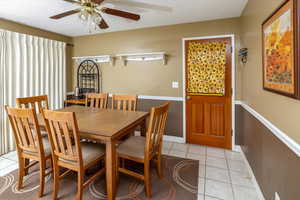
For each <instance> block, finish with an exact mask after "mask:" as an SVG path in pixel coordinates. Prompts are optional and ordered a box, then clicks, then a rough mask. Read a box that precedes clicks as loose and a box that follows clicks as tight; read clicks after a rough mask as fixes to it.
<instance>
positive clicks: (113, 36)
mask: <svg viewBox="0 0 300 200" xmlns="http://www.w3.org/2000/svg"><path fill="white" fill-rule="evenodd" d="M223 34H236V36H237V38H236V39H237V42H236V45H237V46H239V19H238V18H233V19H226V20H216V21H207V22H198V23H189V24H180V25H172V26H162V27H155V28H146V29H138V30H130V31H122V32H114V33H105V34H97V35H89V36H81V37H75V38H74V45H75V46H74V56H94V55H108V54H111V55H115V54H122V53H143V52H159V51H164V52H166V53H167V54H168V55H169V59H168V64H167V65H163V64H162V61H151V62H128V64H127V66H123V64H122V62H121V60H117V61H116V65H115V66H110V65H109V64H101V70H102V73H103V74H102V75H103V91H104V92H110V93H133V94H140V95H153V96H174V97H181V96H182V38H185V37H199V36H211V35H223ZM74 72H76V66H75V67H74ZM238 73H239V71H238ZM172 81H179V86H180V87H179V89H173V88H172V87H171V84H172ZM239 81H240V80H239ZM75 84H76V76H75V75H74V85H75ZM238 85H240V84H238ZM237 91H238V92H237V98H239V96H240V89H238V90H237Z"/></svg>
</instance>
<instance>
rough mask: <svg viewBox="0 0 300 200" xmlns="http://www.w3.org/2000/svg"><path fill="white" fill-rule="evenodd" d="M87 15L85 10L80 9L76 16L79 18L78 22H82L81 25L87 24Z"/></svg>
mask: <svg viewBox="0 0 300 200" xmlns="http://www.w3.org/2000/svg"><path fill="white" fill-rule="evenodd" d="M89 15H90V14H89V13H88V12H87V10H85V9H82V10H81V11H80V13H79V15H78V17H79V20H80V21H81V22H82V23H87V22H88V19H89Z"/></svg>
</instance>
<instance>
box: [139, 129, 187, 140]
mask: <svg viewBox="0 0 300 200" xmlns="http://www.w3.org/2000/svg"><path fill="white" fill-rule="evenodd" d="M134 135H135V136H141V132H140V131H135V132H134ZM163 140H164V141H167V142H177V143H185V141H184V139H183V138H182V137H176V136H169V135H164V137H163Z"/></svg>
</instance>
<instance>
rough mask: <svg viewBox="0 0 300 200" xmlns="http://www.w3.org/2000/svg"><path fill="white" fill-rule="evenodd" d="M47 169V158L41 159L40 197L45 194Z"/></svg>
mask: <svg viewBox="0 0 300 200" xmlns="http://www.w3.org/2000/svg"><path fill="white" fill-rule="evenodd" d="M45 170H46V162H45V160H43V159H41V160H40V192H39V197H42V196H43V194H44V188H45Z"/></svg>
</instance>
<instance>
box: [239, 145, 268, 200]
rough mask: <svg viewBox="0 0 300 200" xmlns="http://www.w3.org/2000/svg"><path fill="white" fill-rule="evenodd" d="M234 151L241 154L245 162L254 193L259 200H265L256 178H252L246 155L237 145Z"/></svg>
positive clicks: (252, 174)
mask: <svg viewBox="0 0 300 200" xmlns="http://www.w3.org/2000/svg"><path fill="white" fill-rule="evenodd" d="M236 149H237V150H238V151H239V152H241V154H242V156H243V159H244V161H245V163H246V166H247V169H248V171H249V172H250V175H251V177H252V179H253V183H254V187H255V190H256V192H257V194H258V199H259V200H265V197H264V195H263V193H262V191H261V189H260V187H259V184H258V183H257V181H256V178H255V176H254V173H253V170H252V168H251V166H250V164H249V162H248V160H247V158H246V155H245V154H244V152H243V151H242V148H241V147H240V146H239V145H236Z"/></svg>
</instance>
